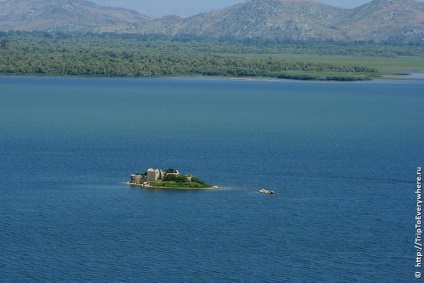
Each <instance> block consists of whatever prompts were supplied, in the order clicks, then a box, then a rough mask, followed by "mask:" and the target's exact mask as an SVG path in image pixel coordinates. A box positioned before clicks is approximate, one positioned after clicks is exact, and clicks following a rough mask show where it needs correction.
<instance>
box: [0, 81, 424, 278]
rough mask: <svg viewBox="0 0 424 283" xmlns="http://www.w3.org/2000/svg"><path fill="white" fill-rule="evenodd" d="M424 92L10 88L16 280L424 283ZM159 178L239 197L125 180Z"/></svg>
mask: <svg viewBox="0 0 424 283" xmlns="http://www.w3.org/2000/svg"><path fill="white" fill-rule="evenodd" d="M423 93H424V83H423V82H390V81H384V82H360V83H322V82H293V81H277V82H270V81H226V80H203V79H75V78H22V77H0V121H1V122H0V156H1V161H0V176H1V179H0V215H1V218H0V230H1V231H2V232H1V234H2V235H1V237H0V250H1V253H0V281H2V282H40V281H41V282H63V281H65V282H67V281H68V282H70V281H84V282H99V281H100V282H102V281H103V282H116V281H128V282H317V281H324V282H411V281H412V280H413V279H414V278H413V275H414V272H415V268H414V264H415V250H414V248H413V238H414V234H415V231H414V227H413V225H414V216H415V213H416V211H415V210H416V207H415V206H416V205H415V194H414V191H415V189H414V184H415V182H414V180H415V177H416V176H415V174H416V172H415V171H416V167H417V166H422V165H423V163H424V153H423V150H422V148H423V144H424V133H423V131H422V129H424V114H423V106H424V97H423ZM148 167H155V168H162V169H166V168H168V167H175V168H178V169H179V170H180V171H182V172H190V173H193V174H195V175H198V176H199V177H201V178H202V179H204V180H205V181H207V182H209V183H213V184H217V185H220V186H222V189H220V190H216V191H195V192H187V191H167V190H145V189H136V188H131V187H128V186H126V185H124V184H123V182H125V181H127V180H128V179H129V175H130V174H131V173H134V172H139V171H142V170H146V169H147V168H148ZM261 187H267V188H270V189H274V190H276V191H277V192H278V194H277V195H274V196H264V195H260V194H258V193H257V190H258V189H259V188H261Z"/></svg>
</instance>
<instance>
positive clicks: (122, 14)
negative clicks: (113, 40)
mask: <svg viewBox="0 0 424 283" xmlns="http://www.w3.org/2000/svg"><path fill="white" fill-rule="evenodd" d="M148 20H150V18H149V17H147V16H144V15H141V14H139V13H137V12H135V11H131V10H127V9H122V8H109V7H103V6H99V5H96V4H94V3H92V2H89V1H86V0H5V1H3V2H0V30H3V31H8V30H23V31H79V32H81V31H83V32H84V31H91V32H137V31H139V30H140V27H141V26H142V25H143V24H144V23H145V22H146V21H148Z"/></svg>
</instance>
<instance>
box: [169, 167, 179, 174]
mask: <svg viewBox="0 0 424 283" xmlns="http://www.w3.org/2000/svg"><path fill="white" fill-rule="evenodd" d="M177 172H178V171H177V169H174V168H172V167H171V168H169V169H168V170H166V173H171V174H175V173H177Z"/></svg>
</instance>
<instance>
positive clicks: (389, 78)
mask: <svg viewBox="0 0 424 283" xmlns="http://www.w3.org/2000/svg"><path fill="white" fill-rule="evenodd" d="M410 76H412V77H410ZM415 76H419V77H415ZM0 77H5V78H7V77H22V78H24V77H28V78H81V79H134V80H137V79H141V80H143V79H193V80H195V79H201V80H202V79H203V80H216V81H258V82H283V81H296V82H337V83H352V82H371V81H380V80H384V81H424V72H422V73H416V72H415V73H407V74H401V75H396V74H393V75H383V76H380V77H375V78H372V79H368V80H302V79H286V78H270V77H218V76H175V77H174V76H158V77H117V76H116V77H114V76H85V75H83V76H72V75H61V74H44V75H43V74H4V73H0Z"/></svg>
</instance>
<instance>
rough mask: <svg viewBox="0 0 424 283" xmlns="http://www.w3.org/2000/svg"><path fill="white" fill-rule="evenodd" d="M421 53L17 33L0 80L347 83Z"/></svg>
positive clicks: (4, 53) (10, 37) (3, 41)
mask: <svg viewBox="0 0 424 283" xmlns="http://www.w3.org/2000/svg"><path fill="white" fill-rule="evenodd" d="M423 55H424V51H423V48H422V47H420V46H384V45H370V44H365V43H357V44H346V43H335V42H332V43H328V42H266V41H257V40H244V41H231V40H227V39H221V40H219V39H206V38H194V37H191V36H180V37H174V38H170V37H164V36H160V35H150V36H144V35H125V34H124V35H118V34H66V33H48V32H17V31H14V32H13V31H12V32H2V33H0V74H2V75H48V76H92V77H97V76H101V77H164V76H167V77H176V76H179V77H184V76H218V77H241V78H244V77H246V78H248V77H264V78H287V79H301V80H339V81H351V80H369V79H373V78H377V77H379V76H381V75H383V74H384V73H385V72H384V70H383V69H381V68H379V67H380V65H384V64H387V62H392V64H394V65H396V64H397V63H396V62H397V61H393V60H394V59H396V58H403V59H405V58H409V59H410V58H415V57H417V58H419V57H421V58H422V56H423ZM326 58H328V59H326ZM334 58H336V60H334ZM337 58H339V59H337ZM358 58H365V59H362V60H358ZM366 58H379V60H376V61H375V62H376V64H375V65H372V64H371V63H370V62H373V61H372V60H368V59H366ZM382 62H383V63H384V64H383V63H382ZM399 62H401V61H399ZM411 62H415V61H414V60H411ZM421 64H422V63H421ZM414 66H415V65H414ZM386 67H387V66H386ZM411 67H412V66H411Z"/></svg>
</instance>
